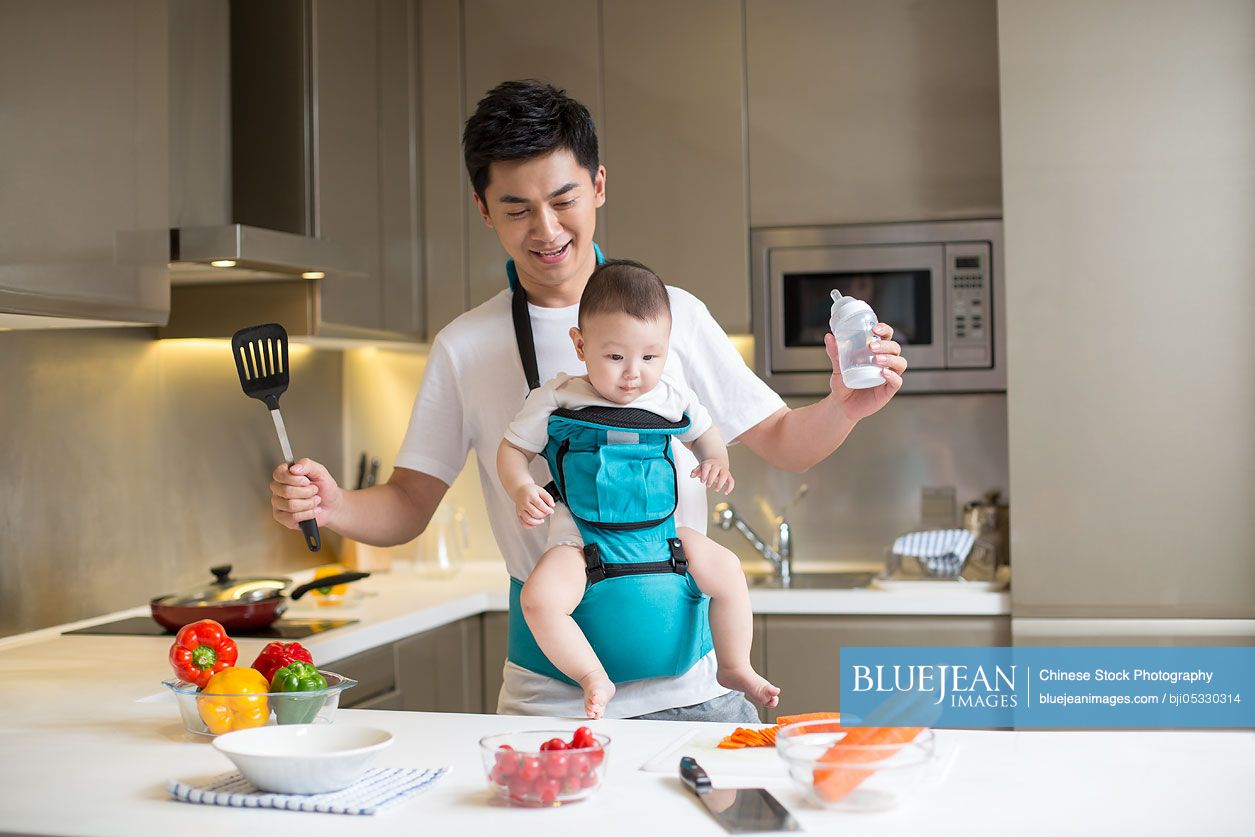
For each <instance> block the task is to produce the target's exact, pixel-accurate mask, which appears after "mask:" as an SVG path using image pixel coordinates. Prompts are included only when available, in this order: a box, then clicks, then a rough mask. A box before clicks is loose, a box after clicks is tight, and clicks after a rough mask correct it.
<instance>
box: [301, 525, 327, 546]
mask: <svg viewBox="0 0 1255 837" xmlns="http://www.w3.org/2000/svg"><path fill="white" fill-rule="evenodd" d="M301 534H303V535H304V536H305V545H306V546H308V547H309V551H310V552H317V551H318V550H320V549H322V538H321V537H319V535H318V523H317V522H316V521H313V520H302V521H301Z"/></svg>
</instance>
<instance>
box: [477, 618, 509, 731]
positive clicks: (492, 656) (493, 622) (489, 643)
mask: <svg viewBox="0 0 1255 837" xmlns="http://www.w3.org/2000/svg"><path fill="white" fill-rule="evenodd" d="M483 628H484V677H483V683H484V711H485V712H487V713H489V714H492V713H495V712H496V711H497V698H498V697H499V696H500V695H501V684H502V682H503V681H504V679H505V678H504V677H503V676H502V673H501V670H502V669H503V668H504V667H505V658H506V651H507V648H508V644H509V643H508V638H509V629H510V614H508V613H504V612H490V613H485V614H484V622H483Z"/></svg>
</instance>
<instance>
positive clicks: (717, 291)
mask: <svg viewBox="0 0 1255 837" xmlns="http://www.w3.org/2000/svg"><path fill="white" fill-rule="evenodd" d="M420 5H421V9H422V27H421V33H422V46H421V50H420V52H421V55H422V79H423V82H422V85H423V86H422V95H421V99H422V109H423V114H422V136H423V179H424V186H425V188H424V198H423V208H424V236H423V238H424V243H425V247H426V250H425V262H424V273H425V276H426V281H427V308H426V314H427V333H428V335H429V336H431V335H434V334H435V333H436V332H437V331H439V330H440V329H441V328H442V327H443V326H445V325H446V324H448V323H449V322H450V321H451V320H452V319H453V318H454V317H456V316H457V315H458V314H460V313H462V312H463V311H465V310H467V309H469V308H472V307H474V306H476V305H478V304H479V303H481V302H483V301H484V300H486V299H488V298H489V297H491V296H492V295H493V294H495V293H497V292H498V291H500V290H501V288H502V287H503V285H504V283H505V275H504V272H503V264H504V261H505V258H506V257H505V255H504V254H503V252H502V250H501V246H500V244H498V243H497V239H496V234H495V233H494V232H493V231H492V230H491V229H488V228H487V227H485V226H484V224H483V221H482V220H481V219H480V217H479V214H478V211H477V210H476V208H475V206H474V202H473V200H472V197H471V194H470V187H469V184H468V183H467V177H466V171H465V167H464V165H463V162H462V149H461V144H460V132H461V128H462V125H463V124H464V122H465V120H466V118H467V117H468V116H469V115H470V114H471V113H473V112H474V109H475V105H476V103H477V102H478V101H479V99H480V98H481V97H482V96H483V94H484V93H486V92H487V91H488V90H489V89H491V88H492V87H493V86H495V85H496V84H498V83H500V82H502V81H505V80H508V79H521V78H539V79H541V80H544V81H548V82H550V83H552V84H554V85H556V86H558V87H560V88H563V89H565V90H566V91H567V92H568V93H569V94H570V95H571V96H573V97H575V98H576V99H578V100H579V101H581V102H583V103H584V104H585V105H587V106H588V108H589V110H590V111H591V112H592V115H593V119H594V120H595V121H596V123H597V125H598V133H599V138H600V142H601V154H602V160H603V162H604V163H605V164H606V166H607V189H608V193H609V195H610V199H609V200H608V201H607V202H606V206H605V207H603V208H602V209H601V210H599V211H598V220H597V241H598V243H600V244H601V245H602V247H603V249H604V250H605V252H606V253H607V255H610V256H614V257H622V258H633V259H637V260H640V261H643V262H645V263H646V264H648V265H650V266H651V267H653V268H654V269H655V270H657V271H658V272H659V274H660V275H661V276H662V277H663V278H664V279H665V280H666V281H667V282H668V283H670V284H674V285H677V286H679V287H683V288H687V289H688V290H690V291H692V292H693V293H695V294H696V295H698V296H699V297H701V298H702V299H703V300H704V301H705V302H706V303H707V304H708V305H709V306H710V308H711V312H712V313H713V314H714V316H715V318H716V320H718V321H719V322H720V324H721V325H723V326H724V328H725V329H726V330H728V331H730V332H747V331H749V268H748V259H749V254H748V240H747V234H746V215H747V206H748V201H747V195H746V176H745V132H744V129H743V122H744V108H743V101H744V97H743V77H744V67H743V59H742V56H743V51H742V49H741V41H742V28H741V6H740V4H739V3H736V2H729V1H728V0H703V1H702V2H699V3H684V4H674V3H672V4H667V3H663V2H661V0H649V1H648V2H644V3H632V2H626V0H623V2H618V0H616V2H608V3H604V4H602V5H601V9H600V15H599V14H598V7H597V6H596V5H594V4H590V3H584V2H579V0H547V1H546V2H544V3H532V4H528V5H526V6H521V5H519V4H517V3H511V2H505V0H467V2H466V3H465V4H463V5H464V6H465V8H464V10H463V12H464V13H463V14H462V15H459V13H458V7H459V4H458V3H457V2H454V0H423V2H422V3H421V4H420ZM555 21H561V26H555V25H554V22H555ZM454 79H456V80H457V81H458V83H459V84H460V86H461V89H464V90H465V95H464V97H462V98H460V99H459V98H457V97H455V96H454V95H452V92H453V91H454V90H455V89H457V86H456V85H454V84H452V83H451V82H452V80H454ZM659 125H665V126H666V130H659ZM458 207H464V210H463V211H462V212H461V213H459V212H458V211H457V208H458ZM677 219H683V223H680V222H678V221H677Z"/></svg>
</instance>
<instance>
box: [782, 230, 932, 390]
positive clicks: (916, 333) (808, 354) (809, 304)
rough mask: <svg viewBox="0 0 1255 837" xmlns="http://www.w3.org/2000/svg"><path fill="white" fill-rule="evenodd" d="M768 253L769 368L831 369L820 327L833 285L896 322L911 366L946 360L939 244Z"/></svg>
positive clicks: (896, 334) (823, 325) (824, 324)
mask: <svg viewBox="0 0 1255 837" xmlns="http://www.w3.org/2000/svg"><path fill="white" fill-rule="evenodd" d="M768 261H769V264H768V270H769V274H768V301H769V311H768V317H769V323H770V338H769V340H768V349H769V353H770V354H769V358H768V362H769V364H770V369H771V371H772V372H823V371H828V370H830V369H831V364H830V362H829V360H828V355H827V353H826V352H825V351H824V334H826V333H827V332H828V317H829V311H830V308H831V304H832V300H831V297H830V296H829V292H830V291H832V289H834V288H836V289H837V290H840V291H841V293H842V294H844V295H846V296H853V297H855V298H857V299H861V300H863V301H864V302H866V303H868V304H869V305H871V307H872V309H873V310H874V311H875V312H876V315H877V316H878V317H879V318H880V319H881V321H883V322H887V323H889V325H891V326H893V329H894V339H895V340H898V342H900V343H901V344H902V354H903V355H904V356H905V357H906V359H907V360H908V361H909V362H910V364H911V368H912V369H944V368H945V366H946V331H945V305H946V295H945V247H944V245H941V244H909V245H904V244H896V245H891V246H870V247H790V248H782V249H773V250H771V251H769V254H768Z"/></svg>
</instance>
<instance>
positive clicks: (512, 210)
mask: <svg viewBox="0 0 1255 837" xmlns="http://www.w3.org/2000/svg"><path fill="white" fill-rule="evenodd" d="M488 171H489V179H488V186H487V188H485V189H484V200H482V201H481V200H480V198H479V195H476V196H475V204H476V206H478V207H479V214H480V216H481V217H482V218H483V219H484V223H485V224H486V225H488V226H489V227H492V228H493V229H494V230H496V232H497V239H498V240H499V241H500V242H501V246H502V247H503V248H505V251H506V252H507V253H509V254H510V258H512V259H514V266H515V267H516V268H517V269H518V272H519V280H520V281H521V282H522V283H523V286H524V288H526V289H529V290H531V291H533V292H537V291H543V290H545V289H565V286H567V285H568V284H573V285H575V286H577V287H573V288H571V290H572V291H573V292H574V293H575V294H576V296H577V298H578V293H579V291H581V290H583V287H584V283H585V282H586V281H587V279H588V277H589V275H590V274H591V273H592V272H593V268H595V267H596V266H597V256H596V254H595V253H594V252H593V231H594V230H595V229H596V226H597V208H598V207H599V206H601V205H602V204H603V203H605V202H606V170H605V168H603V167H598V169H597V177H596V178H595V179H590V178H589V176H588V171H587V170H586V169H584V168H583V167H581V166H580V164H579V163H577V162H576V160H575V155H574V154H572V153H571V152H570V151H568V150H566V149H562V150H559V151H555V152H553V153H552V154H547V155H545V156H544V157H533V158H531V159H528V160H517V161H510V162H503V163H493V164H492V165H491V166H490V167H489V170H488Z"/></svg>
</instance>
